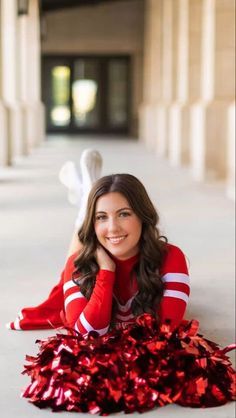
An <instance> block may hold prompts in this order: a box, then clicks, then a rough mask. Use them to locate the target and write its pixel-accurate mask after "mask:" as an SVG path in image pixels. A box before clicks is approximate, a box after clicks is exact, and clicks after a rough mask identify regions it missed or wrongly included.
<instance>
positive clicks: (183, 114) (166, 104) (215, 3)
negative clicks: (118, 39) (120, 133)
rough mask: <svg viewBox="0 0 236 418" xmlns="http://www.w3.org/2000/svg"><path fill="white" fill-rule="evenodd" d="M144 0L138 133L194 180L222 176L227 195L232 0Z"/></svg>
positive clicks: (231, 139)
mask: <svg viewBox="0 0 236 418" xmlns="http://www.w3.org/2000/svg"><path fill="white" fill-rule="evenodd" d="M145 4H146V9H145V15H146V18H145V29H144V30H145V35H144V39H145V43H144V57H145V58H144V74H145V77H144V80H145V82H144V101H143V103H142V106H141V108H140V137H141V139H142V140H144V141H145V142H146V144H147V146H149V147H150V148H151V149H153V150H155V151H156V152H157V153H158V154H159V155H162V156H164V157H166V158H168V159H169V160H170V162H171V163H172V164H174V165H182V164H188V165H189V167H190V169H191V173H192V175H193V177H194V178H195V179H196V180H198V181H205V180H208V181H209V180H210V181H215V180H221V181H222V180H223V181H224V182H225V185H226V192H227V195H228V196H229V197H232V198H233V197H234V195H235V192H234V190H235V188H234V184H235V180H234V179H235V174H234V173H235V160H234V149H235V1H234V0H146V3H145ZM154 22H155V23H154ZM159 27H160V30H159V29H158V28H159ZM157 46H158V47H157ZM155 75H158V76H157V77H155Z"/></svg>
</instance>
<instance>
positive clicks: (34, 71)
mask: <svg viewBox="0 0 236 418" xmlns="http://www.w3.org/2000/svg"><path fill="white" fill-rule="evenodd" d="M43 137H44V108H43V105H42V103H41V101H40V33H39V8H38V1H37V0H30V2H29V13H28V14H27V15H23V16H18V14H17V2H16V1H15V0H0V166H1V165H11V164H13V163H14V161H15V158H16V157H18V156H20V155H27V154H28V153H30V151H31V149H32V148H34V147H35V146H37V145H39V144H40V143H41V141H42V139H43Z"/></svg>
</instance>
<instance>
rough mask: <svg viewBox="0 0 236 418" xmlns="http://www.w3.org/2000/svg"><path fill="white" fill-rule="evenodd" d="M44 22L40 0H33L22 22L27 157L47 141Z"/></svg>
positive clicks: (22, 95) (22, 80)
mask: <svg viewBox="0 0 236 418" xmlns="http://www.w3.org/2000/svg"><path fill="white" fill-rule="evenodd" d="M39 25H40V22H39V7H38V1H37V0H31V2H30V9H29V15H28V16H26V17H25V16H22V17H20V18H19V32H20V43H21V48H20V51H21V56H20V63H21V66H20V68H21V74H20V97H21V103H22V109H23V118H24V153H25V154H27V153H29V152H30V151H31V149H33V148H34V147H35V146H38V145H40V143H41V142H42V140H43V138H44V131H45V129H44V106H43V104H42V102H41V98H40V96H41V80H40V67H41V64H40V27H39Z"/></svg>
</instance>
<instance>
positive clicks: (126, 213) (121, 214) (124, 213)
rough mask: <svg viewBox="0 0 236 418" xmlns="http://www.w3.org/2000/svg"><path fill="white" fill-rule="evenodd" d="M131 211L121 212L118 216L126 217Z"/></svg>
mask: <svg viewBox="0 0 236 418" xmlns="http://www.w3.org/2000/svg"><path fill="white" fill-rule="evenodd" d="M130 215H131V213H130V212H121V213H120V216H121V217H124V218H126V216H130Z"/></svg>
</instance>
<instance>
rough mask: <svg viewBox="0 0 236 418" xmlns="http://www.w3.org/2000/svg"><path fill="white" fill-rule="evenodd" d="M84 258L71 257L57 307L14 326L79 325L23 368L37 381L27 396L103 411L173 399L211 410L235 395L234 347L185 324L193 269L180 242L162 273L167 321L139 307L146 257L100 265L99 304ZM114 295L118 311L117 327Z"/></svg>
mask: <svg viewBox="0 0 236 418" xmlns="http://www.w3.org/2000/svg"><path fill="white" fill-rule="evenodd" d="M76 257H77V254H74V255H72V256H71V257H70V258H69V259H68V261H67V264H66V267H65V269H64V271H63V273H62V276H61V280H60V282H59V284H58V286H57V287H56V288H54V289H53V291H52V292H51V294H50V295H49V298H48V300H50V299H51V301H54V302H53V303H52V305H53V306H54V308H55V310H54V313H53V312H52V310H50V309H49V305H50V303H48V300H47V301H45V302H44V303H43V304H41V305H39V307H37V308H27V309H28V310H27V309H26V310H22V312H21V314H20V315H21V318H20V317H19V318H18V322H16V321H14V323H11V324H10V328H11V329H32V328H34V329H35V328H40V327H41V328H46V327H48V325H49V324H52V325H53V324H56V325H57V326H58V325H59V324H61V318H62V317H63V318H64V323H65V324H66V326H67V328H68V329H69V334H68V335H66V334H57V335H56V336H53V337H50V338H47V339H45V340H42V341H38V342H39V344H40V351H39V353H38V355H37V356H36V357H31V356H26V359H27V360H28V363H29V364H27V365H25V370H24V372H23V373H26V374H28V375H29V376H30V377H31V383H30V384H29V386H28V387H27V388H26V389H25V390H24V392H23V395H22V396H23V397H26V398H28V399H29V401H30V402H32V403H34V404H35V405H36V406H38V407H40V408H44V407H47V406H49V407H51V408H52V409H53V410H54V411H58V410H67V411H78V412H90V413H93V414H95V413H98V414H100V415H108V414H110V413H113V412H118V411H124V412H125V413H131V412H134V411H139V412H144V411H147V410H150V409H152V408H154V407H156V406H164V405H166V404H169V403H177V404H180V405H185V406H192V407H210V406H217V405H222V404H224V403H226V402H227V401H229V400H232V399H234V396H235V386H234V377H235V373H234V370H233V369H232V366H231V363H230V361H229V359H228V357H227V356H226V353H227V351H230V350H231V349H232V348H234V346H229V347H227V348H226V349H223V350H222V349H219V347H218V345H217V344H216V343H214V342H211V341H208V340H206V339H204V338H203V337H202V336H201V335H199V334H198V333H197V331H198V323H197V321H195V320H193V321H190V322H189V321H184V320H183V316H184V313H185V310H186V305H187V302H188V298H189V275H188V269H187V265H186V261H185V257H184V254H183V253H182V251H181V250H180V249H179V248H178V247H176V246H174V245H171V244H167V252H166V255H165V257H164V261H163V264H162V267H161V270H160V274H161V279H162V281H163V284H164V293H163V297H162V300H161V303H160V306H159V308H158V312H157V313H158V317H159V318H160V323H159V324H158V323H157V321H156V319H155V318H154V317H153V316H152V315H150V314H143V315H140V316H138V317H136V318H135V317H134V315H133V313H132V308H131V307H132V301H133V299H134V298H135V296H136V295H137V293H138V283H137V280H136V277H135V273H134V267H135V265H136V264H137V263H138V259H139V256H138V255H136V256H134V257H131V258H130V259H128V260H123V261H121V260H117V259H115V260H114V261H115V264H116V270H115V272H112V271H108V270H100V271H99V272H98V274H97V277H96V280H95V285H94V288H93V292H92V295H91V297H90V299H89V300H88V299H86V297H85V296H84V295H83V294H82V292H81V291H80V288H79V286H78V285H76V284H75V282H74V281H73V280H72V275H73V271H74V261H75V259H76ZM56 294H57V296H58V300H57V301H55V298H56V296H55V295H56ZM59 295H60V297H59ZM113 300H115V301H116V306H117V309H116V313H115V318H114V320H113V322H114V323H115V326H114V327H113V328H112V329H111V327H110V323H111V316H112V305H113ZM62 302H63V306H62ZM30 309H31V311H29V310H30ZM34 309H36V310H37V309H38V312H37V314H38V315H39V317H38V322H37V320H36V319H37V314H36V318H35V317H34V315H35V312H34V311H33V310H34ZM51 309H52V306H51ZM61 310H62V311H63V315H62V313H61ZM45 311H46V312H45ZM40 312H41V313H42V312H43V317H41V319H40ZM30 313H31V320H30V319H29V316H30V315H29V314H30ZM32 315H33V320H32ZM53 315H54V316H53ZM34 321H35V322H34ZM40 321H41V322H40Z"/></svg>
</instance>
